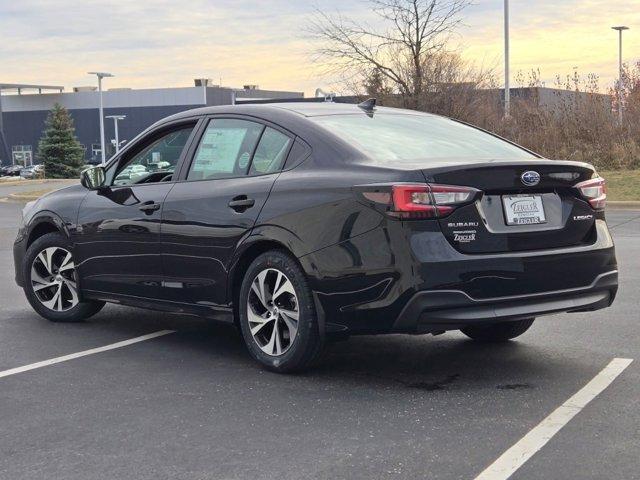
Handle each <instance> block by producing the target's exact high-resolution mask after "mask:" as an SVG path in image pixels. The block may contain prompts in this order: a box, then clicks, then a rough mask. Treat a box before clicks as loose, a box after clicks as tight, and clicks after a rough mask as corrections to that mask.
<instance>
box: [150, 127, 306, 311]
mask: <svg viewBox="0 0 640 480" xmlns="http://www.w3.org/2000/svg"><path fill="white" fill-rule="evenodd" d="M293 140H294V138H293V137H292V136H291V135H290V134H289V133H287V132H285V131H284V130H281V129H279V128H278V127H277V126H274V125H267V124H265V123H263V122H261V121H258V120H256V119H254V118H250V117H249V118H243V117H241V116H234V117H213V118H211V119H210V120H209V122H208V124H207V125H206V128H204V131H203V132H202V133H201V137H200V140H199V143H198V145H197V148H195V151H194V154H193V159H192V161H191V163H190V164H186V165H185V168H184V169H183V172H182V175H181V181H180V182H178V183H177V184H176V185H175V187H174V188H173V189H172V190H171V192H170V193H169V195H168V196H167V198H166V200H165V203H164V210H163V214H162V227H161V231H162V257H163V265H164V277H165V279H164V282H163V288H162V290H163V297H164V298H166V299H167V300H172V301H175V302H186V303H190V304H197V305H201V306H203V307H213V308H215V307H220V306H223V305H226V304H227V303H228V298H227V291H226V284H227V272H228V270H229V262H230V259H231V258H232V255H233V253H234V251H235V249H236V247H237V245H238V244H239V243H240V242H241V240H242V239H243V238H244V236H245V235H247V234H248V232H249V231H250V230H251V228H252V227H253V225H254V224H255V222H256V219H257V218H258V215H259V213H260V210H261V209H262V207H263V205H264V203H265V202H266V200H267V197H268V195H269V192H270V191H271V187H272V186H273V183H274V182H275V179H276V177H277V176H278V174H279V172H280V170H281V168H282V166H283V164H284V161H285V159H286V157H287V155H288V152H289V150H290V148H291V145H292V144H293Z"/></svg>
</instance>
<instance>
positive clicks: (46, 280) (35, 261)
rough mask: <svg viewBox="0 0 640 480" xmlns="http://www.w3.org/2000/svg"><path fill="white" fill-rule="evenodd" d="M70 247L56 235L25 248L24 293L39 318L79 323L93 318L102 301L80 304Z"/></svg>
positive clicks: (58, 234)
mask: <svg viewBox="0 0 640 480" xmlns="http://www.w3.org/2000/svg"><path fill="white" fill-rule="evenodd" d="M71 252H72V248H71V245H70V244H69V241H68V240H67V238H66V237H65V236H64V235H62V234H60V233H48V234H46V235H43V236H42V237H40V238H38V239H37V240H36V241H35V242H33V244H32V245H31V246H30V247H29V248H28V249H27V254H26V255H25V259H24V279H25V283H24V292H25V294H26V296H27V300H29V303H30V304H31V306H32V307H33V309H34V310H35V311H36V312H38V313H39V314H40V315H41V316H43V317H44V318H46V319H47V320H51V321H52V322H80V321H82V320H85V319H87V318H89V317H90V316H92V315H95V314H96V313H98V312H99V311H100V309H101V308H102V307H103V306H104V302H96V301H83V300H81V298H80V294H79V290H78V277H77V274H76V268H75V263H74V260H73V254H72V253H71Z"/></svg>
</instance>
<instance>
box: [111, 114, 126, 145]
mask: <svg viewBox="0 0 640 480" xmlns="http://www.w3.org/2000/svg"><path fill="white" fill-rule="evenodd" d="M107 118H111V119H113V128H114V130H115V135H116V153H118V152H119V151H120V137H118V121H120V120H124V119H125V118H127V116H126V115H107Z"/></svg>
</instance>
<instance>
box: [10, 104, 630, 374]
mask: <svg viewBox="0 0 640 480" xmlns="http://www.w3.org/2000/svg"><path fill="white" fill-rule="evenodd" d="M605 201H606V189H605V182H604V180H603V179H602V178H600V177H599V176H598V174H597V173H596V171H595V170H594V168H593V167H592V166H591V165H588V164H585V163H576V162H566V161H551V160H547V159H544V158H542V157H541V156H539V155H536V154H535V153H532V152H530V151H528V150H526V149H524V148H521V147H519V146H517V145H514V144H512V143H510V142H508V141H505V140H503V139H501V138H499V137H496V136H494V135H492V134H489V133H487V132H484V131H482V130H479V129H477V128H474V127H472V126H469V125H466V124H463V123H460V122H457V121H454V120H451V119H448V118H443V117H439V116H435V115H429V114H424V113H419V112H414V111H405V110H398V109H392V108H382V107H380V108H376V107H375V106H374V102H365V103H364V104H361V105H359V106H358V105H344V104H332V103H318V104H316V103H286V104H268V105H267V104H265V105H238V106H221V107H208V108H202V109H196V110H191V111H187V112H183V113H179V114H177V115H174V116H171V117H169V118H166V119H164V120H162V121H160V122H158V123H156V124H155V125H153V126H151V127H150V128H148V129H147V130H146V131H145V132H143V133H142V134H140V135H139V136H138V137H137V138H136V139H135V140H134V141H132V142H130V143H129V144H128V145H127V146H126V147H125V148H124V149H123V150H121V151H120V153H118V154H117V155H116V156H115V157H113V158H112V159H111V160H110V161H109V162H108V163H107V164H106V165H104V166H97V167H93V168H90V169H88V170H86V171H84V173H83V174H82V180H81V185H77V186H72V187H68V188H65V189H63V190H59V191H57V192H54V193H52V194H49V195H46V196H44V197H42V198H41V199H40V200H38V201H36V202H35V203H32V204H29V205H27V206H26V208H25V210H24V214H23V217H24V218H23V224H22V226H21V228H20V230H19V233H18V237H17V239H16V242H15V247H14V255H15V267H16V281H17V283H18V284H19V285H21V286H22V287H23V288H24V291H25V294H26V296H27V298H28V300H29V302H30V303H31V305H32V306H33V308H34V309H35V310H36V312H38V313H39V314H40V315H42V316H43V317H45V318H47V319H49V320H52V321H57V322H76V321H80V320H84V319H86V318H88V317H90V316H91V315H93V314H95V313H96V312H98V311H99V310H100V309H101V308H102V307H103V306H104V304H105V302H115V303H119V304H126V305H132V306H136V307H143V308H149V309H156V310H162V311H167V312H177V313H187V314H195V315H199V316H203V317H209V318H214V319H218V320H222V321H227V322H233V323H235V324H236V325H237V326H238V327H239V328H240V330H241V332H242V336H243V338H244V341H245V343H246V346H247V349H248V350H249V352H250V354H251V355H252V356H253V357H254V358H255V359H256V360H257V361H259V362H260V363H262V364H263V365H265V366H267V367H268V368H270V369H273V370H276V371H280V372H285V371H293V370H300V369H302V368H304V367H305V366H307V365H309V363H310V362H311V361H312V360H313V359H314V358H316V357H317V355H318V354H319V352H320V351H321V349H322V345H323V343H324V341H325V339H327V338H330V337H331V336H348V335H351V334H380V333H407V334H425V333H432V334H438V333H442V332H445V331H449V330H458V329H459V330H461V331H462V332H463V333H464V334H466V335H467V336H469V337H470V338H472V339H474V340H481V341H506V340H509V339H512V338H514V337H517V336H518V335H521V334H522V333H524V332H525V331H526V330H527V329H528V328H529V327H530V326H531V324H532V323H533V321H534V319H535V318H536V317H539V316H542V315H549V314H555V313H559V312H584V311H592V310H598V309H601V308H605V307H608V306H609V305H611V303H612V302H613V299H614V297H615V295H616V290H617V277H618V275H617V264H616V257H615V251H614V245H613V241H612V239H611V235H610V234H609V231H608V228H607V225H606V223H605V214H604V207H605Z"/></svg>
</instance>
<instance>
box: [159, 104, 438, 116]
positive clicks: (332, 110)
mask: <svg viewBox="0 0 640 480" xmlns="http://www.w3.org/2000/svg"><path fill="white" fill-rule="evenodd" d="M375 113H376V114H379V113H386V114H389V113H396V114H404V115H421V116H433V115H431V114H428V113H424V112H418V111H415V110H404V109H401V108H391V107H376V109H375ZM215 114H245V115H256V116H269V115H274V114H275V115H278V114H280V115H287V114H289V115H295V116H298V117H299V116H303V117H317V116H326V115H350V114H351V115H367V112H366V111H365V110H363V109H362V108H360V107H358V105H356V104H353V103H334V102H311V101H309V102H274V103H260V104H236V105H217V106H212V107H201V108H195V109H192V110H185V111H184V112H180V113H177V114H175V115H172V116H171V117H168V118H166V119H165V120H178V119H181V118H187V117H193V116H200V115H215ZM165 120H163V121H165Z"/></svg>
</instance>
